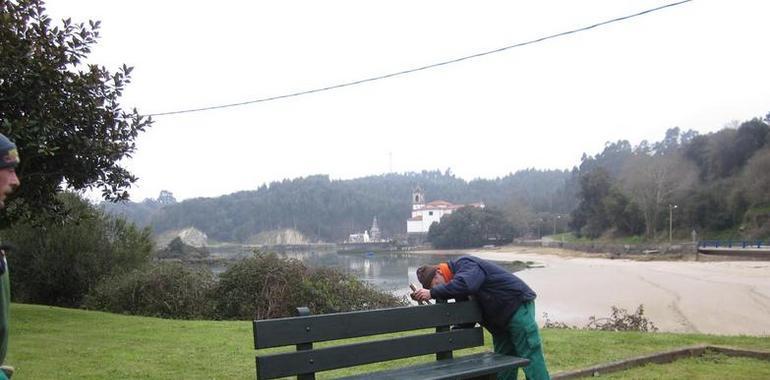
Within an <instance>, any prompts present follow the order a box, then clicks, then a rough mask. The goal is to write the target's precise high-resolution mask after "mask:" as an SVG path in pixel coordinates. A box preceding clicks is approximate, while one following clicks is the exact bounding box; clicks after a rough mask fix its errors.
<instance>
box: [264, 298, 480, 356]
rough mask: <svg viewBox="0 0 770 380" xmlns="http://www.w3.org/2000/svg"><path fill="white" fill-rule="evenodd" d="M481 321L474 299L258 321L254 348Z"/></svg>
mask: <svg viewBox="0 0 770 380" xmlns="http://www.w3.org/2000/svg"><path fill="white" fill-rule="evenodd" d="M480 320H481V310H480V309H479V307H478V306H477V305H476V304H475V302H472V301H469V302H458V303H444V304H434V305H425V306H420V307H413V306H406V307H397V308H391V309H381V310H367V311H355V312H348V313H335V314H325V315H311V316H306V317H291V318H278V319H266V320H257V321H254V347H255V348H256V349H260V348H269V347H278V346H287V345H294V344H298V343H309V342H323V341H329V340H336V339H346V338H353V337H360V336H369V335H377V334H386V333H390V332H398V331H408V330H417V329H423V328H428V327H436V326H444V325H455V324H462V323H467V322H476V321H480Z"/></svg>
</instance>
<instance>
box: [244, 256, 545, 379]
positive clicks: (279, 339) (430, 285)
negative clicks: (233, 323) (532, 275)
mask: <svg viewBox="0 0 770 380" xmlns="http://www.w3.org/2000/svg"><path fill="white" fill-rule="evenodd" d="M417 277H418V279H419V281H420V283H421V284H422V285H423V287H424V289H419V290H417V291H415V292H414V293H413V294H412V298H413V299H415V300H418V301H426V300H429V299H431V298H434V299H437V303H436V304H434V305H427V306H417V307H414V306H412V307H399V308H389V309H380V310H368V311H358V312H349V313H335V314H325V315H308V314H309V311H307V309H305V310H304V312H303V313H301V314H300V316H298V317H293V318H280V319H270V320H259V321H254V346H255V348H256V349H263V348H270V347H279V346H287V345H296V351H292V352H283V353H276V354H258V355H257V358H256V361H257V378H258V379H273V378H279V377H285V376H297V378H298V379H300V380H306V379H315V373H316V372H321V371H327V370H333V369H338V368H347V367H353V366H358V365H363V364H370V363H378V362H385V361H390V360H394V359H403V358H411V357H415V356H420V355H427V354H433V353H435V354H436V359H437V360H436V361H433V362H429V363H425V364H418V365H407V366H399V365H398V364H390V363H389V365H388V367H383V368H388V369H387V370H383V371H376V372H371V373H366V374H363V375H358V376H353V377H350V378H361V379H364V378H365V379H495V378H498V379H516V377H517V372H518V368H519V367H523V369H524V373H525V375H526V377H527V379H538V380H539V379H549V375H548V371H547V369H546V365H545V360H544V358H543V351H542V346H541V343H540V336H539V333H538V328H537V324H536V322H535V318H534V314H535V310H534V304H533V300H534V298H535V293H534V292H533V291H532V290H531V289H530V288H529V287H528V286H527V285H526V284H525V283H524V282H523V281H521V280H520V279H519V278H518V277H516V276H514V275H513V274H511V273H510V272H508V271H506V270H505V269H503V268H501V267H500V266H498V265H496V264H493V263H491V262H488V261H484V260H482V259H479V258H477V257H473V256H463V257H460V258H459V259H457V260H453V261H450V262H448V263H441V264H438V265H426V266H423V267H420V268H419V269H418V270H417ZM447 299H455V301H456V302H453V303H446V300H447ZM467 300H472V301H471V302H463V301H467ZM473 301H475V302H473ZM301 309H303V308H301ZM303 314H304V315H303ZM476 323H480V324H481V325H482V326H484V327H486V328H487V329H488V330H489V331H490V332H491V333H492V337H493V343H494V351H495V352H494V353H493V352H486V353H480V354H472V355H466V356H462V357H458V358H454V357H453V351H454V350H459V349H463V348H468V347H478V346H483V345H484V334H483V331H482V329H481V328H480V327H475V325H476ZM450 326H463V327H466V328H450ZM434 327H435V333H434V332H430V333H427V334H420V335H410V336H397V337H390V338H384V339H383V338H381V337H378V339H377V340H368V341H360V340H357V341H356V343H349V344H342V345H336V346H325V347H320V348H318V347H314V346H313V345H314V343H316V342H326V341H332V340H339V339H348V338H356V337H366V336H372V335H379V334H388V333H395V332H403V331H412V330H420V329H426V328H434ZM423 331H424V330H423ZM392 367H398V368H392Z"/></svg>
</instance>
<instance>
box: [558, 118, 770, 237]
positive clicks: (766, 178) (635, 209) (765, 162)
mask: <svg viewBox="0 0 770 380" xmlns="http://www.w3.org/2000/svg"><path fill="white" fill-rule="evenodd" d="M768 118H770V114H768V116H767V117H765V118H762V119H760V118H755V119H752V120H749V121H746V122H743V123H740V124H738V123H734V125H731V126H728V127H726V128H724V129H722V130H720V131H718V132H714V133H709V134H705V135H699V134H698V133H697V132H695V131H684V132H683V131H681V130H680V129H679V128H672V129H669V130H668V131H667V132H666V135H665V137H664V138H663V140H661V141H659V142H656V143H652V144H651V143H648V142H646V141H642V142H641V143H640V144H638V145H636V146H631V144H629V142H628V141H618V142H614V143H608V144H607V145H606V146H605V149H604V150H603V151H602V152H601V153H599V154H597V155H595V156H584V157H583V159H582V160H581V164H580V167H579V168H578V170H577V172H576V175H575V178H574V180H575V182H576V187H577V190H578V205H577V208H576V209H575V210H574V211H573V212H572V220H571V222H570V226H571V227H572V229H573V230H574V231H575V232H576V233H578V234H580V235H584V236H587V237H589V238H597V237H600V236H628V235H642V236H643V237H644V238H646V239H651V240H655V239H659V238H661V237H668V232H669V222H670V220H669V217H671V222H672V225H673V226H672V227H673V230H674V231H676V233H677V234H678V235H679V236H680V237H684V236H689V234H690V231H693V230H695V231H696V232H697V233H700V234H701V235H703V234H704V233H705V234H707V235H708V234H719V233H722V234H728V235H730V236H733V237H736V238H737V237H744V238H750V237H767V236H768V235H770V216H769V214H770V135H769V134H768V132H769V131H770V127H769V126H768Z"/></svg>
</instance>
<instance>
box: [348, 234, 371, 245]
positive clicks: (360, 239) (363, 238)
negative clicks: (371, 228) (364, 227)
mask: <svg viewBox="0 0 770 380" xmlns="http://www.w3.org/2000/svg"><path fill="white" fill-rule="evenodd" d="M370 241H371V240H370V239H369V232H368V231H364V232H363V233H360V234H350V236H348V243H369V242H370Z"/></svg>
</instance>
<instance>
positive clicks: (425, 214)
mask: <svg viewBox="0 0 770 380" xmlns="http://www.w3.org/2000/svg"><path fill="white" fill-rule="evenodd" d="M465 206H473V207H480V208H484V203H482V202H477V203H471V204H467V205H462V204H453V203H450V202H447V201H442V200H436V201H433V202H430V203H425V193H424V192H423V191H422V189H421V188H420V187H419V186H418V187H416V188H415V189H414V191H412V217H411V218H409V219H407V221H406V232H407V233H409V234H426V233H428V230H429V229H430V225H431V224H433V222H436V223H438V222H440V221H441V218H442V217H444V215H449V214H451V213H452V212H454V211H455V210H457V209H459V208H462V207H465Z"/></svg>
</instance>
